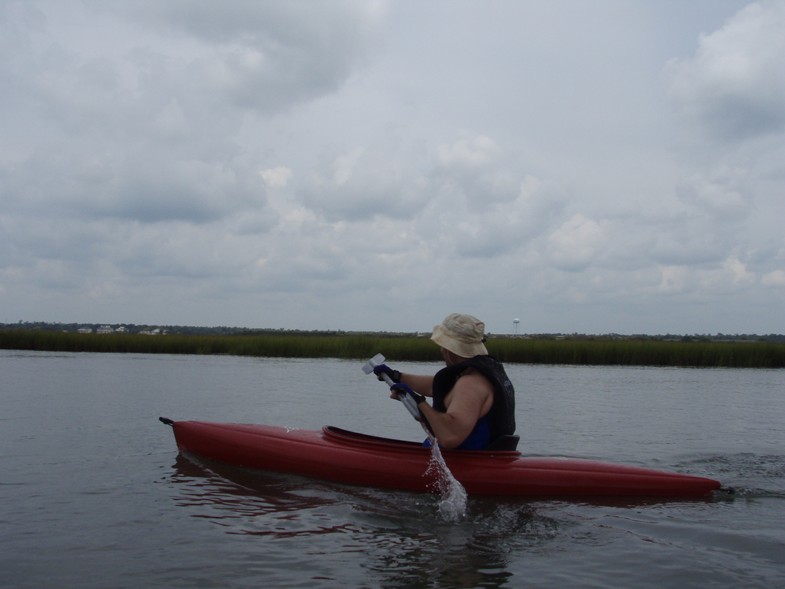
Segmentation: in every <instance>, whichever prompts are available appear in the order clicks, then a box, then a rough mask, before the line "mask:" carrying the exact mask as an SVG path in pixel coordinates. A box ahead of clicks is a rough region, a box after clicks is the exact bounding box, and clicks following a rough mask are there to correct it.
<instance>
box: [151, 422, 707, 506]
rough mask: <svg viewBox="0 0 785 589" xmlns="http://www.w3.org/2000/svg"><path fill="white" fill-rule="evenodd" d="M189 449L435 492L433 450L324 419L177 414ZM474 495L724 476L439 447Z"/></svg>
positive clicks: (606, 493)
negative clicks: (291, 424)
mask: <svg viewBox="0 0 785 589" xmlns="http://www.w3.org/2000/svg"><path fill="white" fill-rule="evenodd" d="M161 421H162V422H164V423H166V424H168V425H171V426H172V428H173V429H174V436H175V440H176V442H177V447H178V448H179V450H180V451H181V452H183V453H185V454H193V455H195V456H197V457H201V458H206V459H208V460H214V461H218V462H222V463H225V464H230V465H234V466H240V467H245V468H252V469H260V470H269V471H276V472H283V473H290V474H297V475H303V476H308V477H314V478H318V479H324V480H329V481H336V482H340V483H347V484H352V485H364V486H373V487H383V488H388V489H400V490H406V491H416V492H436V491H437V490H438V481H437V480H436V477H437V474H436V472H438V469H433V468H430V469H429V468H428V466H429V462H430V460H431V455H432V453H431V450H429V449H427V448H424V447H423V446H422V445H421V444H418V443H416V442H405V441H401V440H391V439H387V438H379V437H375V436H369V435H365V434H358V433H353V432H349V431H345V430H342V429H338V428H336V427H330V426H327V427H325V428H323V429H322V431H311V430H299V429H286V428H282V427H273V426H267V425H245V424H236V423H207V422H199V421H172V420H170V419H167V418H163V417H162V418H161ZM442 455H443V456H444V460H445V462H446V463H447V466H448V467H449V469H450V471H452V474H453V475H454V476H455V478H456V479H457V480H458V481H459V482H460V483H461V484H462V485H463V487H464V488H465V489H466V492H467V493H468V494H469V495H500V496H516V497H525V498H547V499H551V498H554V499H555V498H573V499H578V498H590V497H629V498H632V497H638V498H641V497H652V498H654V497H672V498H689V497H703V496H707V495H709V494H710V493H711V492H712V491H714V490H716V489H719V487H720V483H719V482H717V481H715V480H712V479H708V478H704V477H698V476H691V475H686V474H678V473H672V472H663V471H658V470H652V469H648V468H640V467H636V466H626V465H619V464H610V463H606V462H599V461H594V460H582V459H575V458H540V457H525V456H523V455H521V453H520V452H517V451H488V450H483V451H470V450H442Z"/></svg>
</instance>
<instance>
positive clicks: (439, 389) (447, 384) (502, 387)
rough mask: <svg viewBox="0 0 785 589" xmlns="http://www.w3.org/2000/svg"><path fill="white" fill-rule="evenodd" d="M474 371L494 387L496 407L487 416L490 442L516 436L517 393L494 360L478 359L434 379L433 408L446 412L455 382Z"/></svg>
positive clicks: (492, 407) (450, 369)
mask: <svg viewBox="0 0 785 589" xmlns="http://www.w3.org/2000/svg"><path fill="white" fill-rule="evenodd" d="M468 368H474V369H475V370H476V371H477V372H479V373H480V374H482V375H483V376H484V377H485V378H487V379H488V380H489V381H490V383H491V385H493V405H491V408H490V410H489V411H488V413H487V414H486V415H485V419H486V420H487V422H488V427H489V429H490V441H493V440H495V439H496V438H498V437H499V436H504V435H513V434H514V433H515V389H514V388H513V386H512V383H511V382H510V379H509V378H508V377H507V373H506V372H505V371H504V366H502V364H501V362H499V361H498V360H497V359H496V358H494V357H493V356H475V357H474V358H469V359H468V360H465V361H463V362H460V363H458V364H453V365H452V366H447V367H445V368H442V369H441V370H440V371H439V372H437V373H436V374H435V375H434V377H433V385H432V388H431V394H432V395H433V408H434V409H436V410H437V411H441V412H442V413H446V412H447V407H446V405H445V404H444V399H445V397H446V396H447V395H448V393H449V392H450V391H451V390H452V389H453V387H454V386H455V382H456V381H457V380H458V378H460V376H461V375H462V374H463V373H464V372H465V371H466V370H467V369H468Z"/></svg>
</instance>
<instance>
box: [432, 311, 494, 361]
mask: <svg viewBox="0 0 785 589" xmlns="http://www.w3.org/2000/svg"><path fill="white" fill-rule="evenodd" d="M431 340H433V341H434V342H436V343H437V344H438V345H439V346H441V347H442V348H444V349H446V350H449V351H450V352H452V353H453V354H457V355H458V356H461V357H462V358H474V357H475V356H487V355H488V350H487V348H486V347H485V344H484V343H483V342H485V323H483V322H482V321H480V320H479V319H477V318H476V317H472V316H471V315H466V314H464V313H452V314H450V315H447V317H445V318H444V321H442V323H441V325H436V326H434V328H433V335H431Z"/></svg>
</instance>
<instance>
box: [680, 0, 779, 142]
mask: <svg viewBox="0 0 785 589" xmlns="http://www.w3.org/2000/svg"><path fill="white" fill-rule="evenodd" d="M784 29H785V4H783V3H782V2H780V1H777V0H761V1H759V2H754V3H752V4H750V5H749V6H747V7H745V8H743V9H742V10H740V11H739V12H738V13H737V14H735V15H733V16H732V17H731V18H729V19H728V20H727V22H726V23H725V25H724V26H723V27H722V28H720V29H719V30H717V31H714V32H713V33H710V34H703V35H701V37H700V40H699V45H698V50H697V51H696V53H695V55H694V56H692V57H689V58H681V59H675V60H673V61H671V62H670V64H669V65H668V68H667V71H666V73H667V76H668V81H669V90H670V94H671V96H672V97H673V98H674V99H675V100H676V101H677V102H679V103H680V104H681V105H682V106H683V107H684V108H685V110H686V112H687V113H688V114H689V115H690V116H692V117H694V118H695V119H697V120H698V121H699V122H700V123H701V124H702V125H703V126H704V128H705V129H706V130H707V131H708V132H710V133H714V134H717V135H719V136H720V137H723V138H725V139H728V140H730V141H736V140H743V139H749V138H754V137H758V136H761V135H768V134H771V133H780V132H782V131H783V130H785V69H784V68H783V67H782V63H783V58H784V57H785V35H782V31H783V30H784Z"/></svg>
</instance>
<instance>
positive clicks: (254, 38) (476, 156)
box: [0, 0, 785, 334]
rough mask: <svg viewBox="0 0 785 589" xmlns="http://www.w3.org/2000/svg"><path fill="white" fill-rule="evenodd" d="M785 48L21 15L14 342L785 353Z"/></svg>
mask: <svg viewBox="0 0 785 589" xmlns="http://www.w3.org/2000/svg"><path fill="white" fill-rule="evenodd" d="M783 30H785V0H776V1H775V0H761V1H758V2H749V1H736V0H691V1H690V2H683V1H681V0H662V1H658V2H651V1H650V0H594V1H592V2H585V1H583V0H527V1H519V0H488V1H483V2H480V1H468V0H430V1H427V2H421V1H416V0H398V1H394V2H393V1H389V2H388V1H385V0H331V1H329V2H325V1H323V0H312V1H311V0H297V1H283V0H281V1H264V0H233V1H229V2H220V3H219V2H214V1H213V0H167V1H166V2H160V1H159V0H134V1H133V2H120V1H115V2H106V1H105V0H83V1H78V0H0V88H2V92H0V322H3V323H16V322H18V321H51V322H63V323H73V322H77V323H78V322H86V323H87V322H89V323H114V324H117V323H128V324H140V325H141V324H145V325H146V324H151V325H195V326H237V327H249V328H272V329H279V328H281V329H306V330H309V329H313V330H347V331H355V330H362V331H364V330H368V331H406V332H410V331H430V329H431V328H432V327H433V325H435V324H437V323H439V322H441V320H442V319H443V318H444V317H445V316H446V315H447V314H449V313H452V312H463V313H470V314H473V315H475V316H476V317H479V318H480V319H482V320H483V321H484V322H485V324H486V330H487V331H488V332H490V333H498V334H501V333H514V332H517V333H592V334H605V333H620V334H642V333H647V334H664V333H673V334H715V333H726V334H742V333H746V334H750V333H759V334H769V333H785V67H783V65H782V64H783V63H785V35H783V34H782V31H783ZM515 319H518V320H519V323H515V322H514V320H515Z"/></svg>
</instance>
